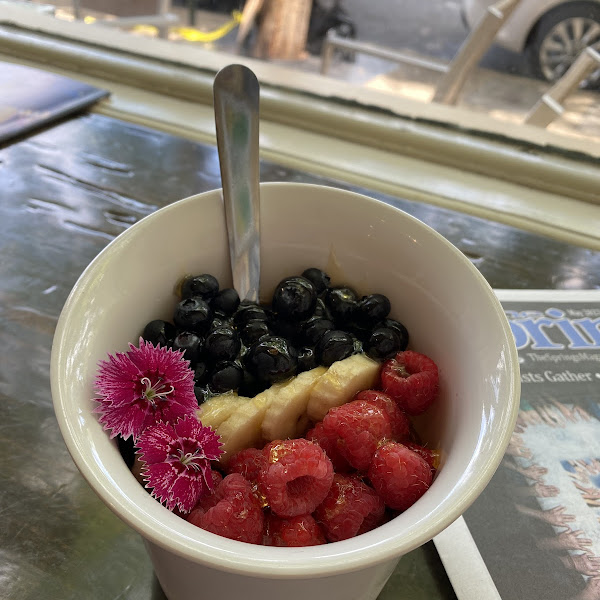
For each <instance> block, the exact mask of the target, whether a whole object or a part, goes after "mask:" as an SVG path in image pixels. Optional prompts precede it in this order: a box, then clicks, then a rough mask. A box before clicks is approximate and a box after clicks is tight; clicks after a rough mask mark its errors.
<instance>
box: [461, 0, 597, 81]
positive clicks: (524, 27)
mask: <svg viewBox="0 0 600 600" xmlns="http://www.w3.org/2000/svg"><path fill="white" fill-rule="evenodd" d="M496 1H497V0H463V4H462V11H463V16H464V20H465V23H466V25H467V26H468V27H469V28H471V29H473V28H475V27H476V26H477V24H478V23H479V21H480V19H481V18H482V16H483V15H484V13H485V11H486V10H487V8H488V7H489V6H490V5H492V4H494V3H495V2H496ZM495 42H496V43H498V44H499V45H500V46H503V47H504V48H507V49H508V50H512V51H514V52H521V53H524V54H525V55H526V57H527V59H528V60H529V61H530V64H531V67H532V70H533V72H534V73H535V74H536V75H537V76H539V77H542V78H543V79H546V80H547V81H556V80H557V79H559V78H560V77H561V76H562V75H563V74H564V73H565V72H566V71H567V69H568V68H569V67H570V66H571V64H572V63H573V61H574V60H575V58H577V56H578V55H579V53H580V52H581V51H582V50H584V49H585V48H586V47H587V46H591V47H592V48H594V49H595V50H598V51H599V52H600V0H573V1H570V0H566V1H565V0H521V2H520V3H519V4H518V5H517V7H516V8H515V10H514V12H513V14H512V15H511V16H510V17H509V18H508V19H507V21H506V23H505V24H504V25H503V26H502V28H501V29H500V31H499V32H498V35H497V36H496V39H495ZM599 85H600V65H599V68H598V70H597V71H595V72H594V73H593V74H592V75H591V76H590V77H589V78H588V79H587V80H586V82H585V86H586V87H598V86H599Z"/></svg>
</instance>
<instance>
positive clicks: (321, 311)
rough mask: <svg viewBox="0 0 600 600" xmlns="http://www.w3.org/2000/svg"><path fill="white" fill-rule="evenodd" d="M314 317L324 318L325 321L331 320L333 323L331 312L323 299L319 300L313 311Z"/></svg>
mask: <svg viewBox="0 0 600 600" xmlns="http://www.w3.org/2000/svg"><path fill="white" fill-rule="evenodd" d="M313 316H315V317H323V318H324V319H329V320H330V321H333V317H332V316H331V311H330V310H329V309H328V308H327V305H326V304H325V302H324V301H323V299H322V298H317V302H316V304H315V310H314V311H313Z"/></svg>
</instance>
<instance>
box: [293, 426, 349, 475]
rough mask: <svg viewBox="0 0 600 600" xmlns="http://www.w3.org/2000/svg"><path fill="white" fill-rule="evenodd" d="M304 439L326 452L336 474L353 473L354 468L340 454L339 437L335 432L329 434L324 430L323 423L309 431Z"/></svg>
mask: <svg viewBox="0 0 600 600" xmlns="http://www.w3.org/2000/svg"><path fill="white" fill-rule="evenodd" d="M304 437H305V438H306V439H307V440H310V441H311V442H315V443H317V444H319V446H321V448H323V450H325V454H327V456H328V457H329V460H330V461H331V463H332V464H333V469H334V471H335V472H336V473H348V472H350V471H352V466H351V465H350V463H349V462H348V461H347V460H346V458H345V457H344V456H343V455H342V453H341V452H340V447H339V445H338V442H339V441H340V439H339V437H338V436H337V434H336V433H335V432H333V433H327V432H326V431H325V430H324V429H323V423H322V422H321V421H320V422H318V423H316V424H315V426H314V427H313V428H312V429H309V430H308V431H307V432H306V435H305V436H304Z"/></svg>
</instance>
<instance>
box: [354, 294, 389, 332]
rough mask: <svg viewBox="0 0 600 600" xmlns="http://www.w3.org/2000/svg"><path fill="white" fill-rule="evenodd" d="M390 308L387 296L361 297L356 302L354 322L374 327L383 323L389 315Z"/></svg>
mask: <svg viewBox="0 0 600 600" xmlns="http://www.w3.org/2000/svg"><path fill="white" fill-rule="evenodd" d="M391 308H392V306H391V304H390V301H389V299H388V297H387V296H384V295H383V294H370V295H369V296H363V297H362V298H361V299H360V300H359V301H358V310H357V311H356V317H355V318H356V321H358V322H359V323H361V324H363V325H365V326H367V327H374V326H375V325H376V324H377V323H379V322H380V321H383V320H384V319H385V318H386V317H387V316H388V315H389V314H390V310H391Z"/></svg>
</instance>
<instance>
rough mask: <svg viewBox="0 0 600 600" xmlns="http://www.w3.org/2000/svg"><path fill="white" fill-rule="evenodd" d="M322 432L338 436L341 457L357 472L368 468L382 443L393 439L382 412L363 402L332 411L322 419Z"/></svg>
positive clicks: (385, 415)
mask: <svg viewBox="0 0 600 600" xmlns="http://www.w3.org/2000/svg"><path fill="white" fill-rule="evenodd" d="M323 431H324V433H325V434H326V435H328V436H330V437H337V439H338V441H337V446H338V449H339V451H340V454H341V455H342V456H343V457H344V458H345V459H346V460H347V461H348V462H349V463H350V464H351V465H352V466H353V467H354V468H355V469H358V470H359V471H365V470H366V469H367V468H368V467H369V464H370V463H371V459H372V457H373V454H374V453H375V450H376V449H377V446H378V445H379V444H380V443H381V441H382V440H384V439H391V437H392V425H391V422H390V418H389V417H388V415H387V413H386V412H385V410H383V409H382V408H380V407H378V406H376V405H375V404H373V403H371V402H366V401H364V400H352V401H351V402H348V403H347V404H343V405H342V406H337V407H334V408H331V409H330V410H329V412H328V413H327V414H326V415H325V417H324V419H323Z"/></svg>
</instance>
